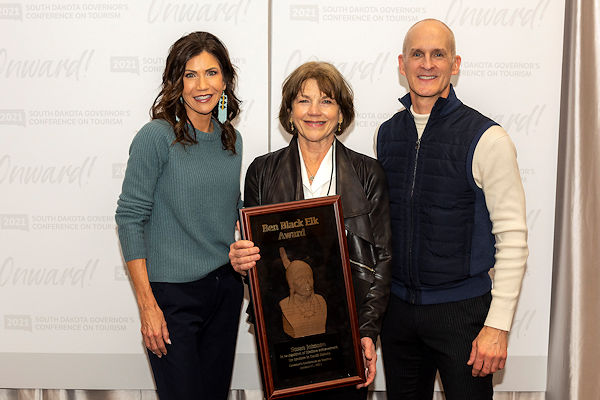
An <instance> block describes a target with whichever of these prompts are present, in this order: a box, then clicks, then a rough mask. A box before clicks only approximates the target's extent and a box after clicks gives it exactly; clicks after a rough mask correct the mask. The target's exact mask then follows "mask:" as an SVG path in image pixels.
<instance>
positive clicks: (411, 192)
mask: <svg viewBox="0 0 600 400" xmlns="http://www.w3.org/2000/svg"><path fill="white" fill-rule="evenodd" d="M420 149H421V138H419V139H417V144H416V145H415V167H414V168H413V177H412V184H411V185H410V200H411V205H412V198H413V193H414V191H415V181H416V180H417V161H419V150H420Z"/></svg>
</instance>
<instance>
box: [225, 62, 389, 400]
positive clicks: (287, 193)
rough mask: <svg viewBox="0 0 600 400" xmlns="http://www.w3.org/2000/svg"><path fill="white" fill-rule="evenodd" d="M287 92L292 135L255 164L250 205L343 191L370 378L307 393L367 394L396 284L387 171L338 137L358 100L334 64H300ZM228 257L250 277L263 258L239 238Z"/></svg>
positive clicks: (248, 186)
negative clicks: (392, 270) (392, 287)
mask: <svg viewBox="0 0 600 400" xmlns="http://www.w3.org/2000/svg"><path fill="white" fill-rule="evenodd" d="M282 92H283V93H282V102H281V107H280V112H279V121H280V123H281V125H282V126H283V128H284V129H285V130H286V131H287V132H288V133H290V134H291V135H293V137H292V140H291V142H290V144H289V146H287V147H285V148H283V149H280V150H278V151H274V152H271V153H268V154H266V155H264V156H261V157H258V158H256V159H255V160H254V161H253V162H252V164H251V165H250V167H249V168H248V171H247V173H246V181H245V187H244V206H245V207H251V206H257V205H265V204H273V203H281V202H287V201H293V200H302V199H307V198H313V197H320V196H327V195H333V194H339V195H340V196H341V201H342V210H343V215H344V225H345V228H346V236H347V242H348V251H349V256H350V264H351V267H352V278H353V286H354V294H355V300H356V308H357V311H358V322H359V330H360V336H361V345H362V349H363V356H364V359H365V364H366V368H367V381H366V383H365V384H364V385H359V389H361V390H356V389H354V388H342V389H336V390H328V391H325V392H320V393H319V392H318V393H315V394H311V395H309V396H312V397H304V396H303V397H302V398H303V399H304V398H311V399H312V398H344V399H348V398H357V399H366V395H367V390H366V386H368V385H369V384H371V383H372V382H373V379H374V378H375V362H376V358H377V356H376V353H375V342H376V340H377V336H378V334H379V331H380V328H381V320H382V317H383V313H384V312H385V309H386V306H387V302H388V297H389V289H390V260H391V248H390V247H391V243H390V242H391V241H390V236H391V231H390V216H389V204H388V193H387V183H386V180H385V175H384V172H383V170H382V169H381V167H380V166H379V163H378V162H377V161H376V160H375V159H373V158H371V157H368V156H365V155H363V154H360V153H357V152H355V151H352V150H350V149H348V148H346V147H345V146H344V145H343V144H342V143H341V142H340V141H338V140H337V139H336V137H335V136H336V135H340V134H342V133H343V132H344V131H345V129H346V128H347V127H348V126H349V125H350V124H351V123H352V121H353V119H354V106H353V94H352V90H351V89H350V87H349V86H348V84H347V83H346V81H345V80H344V78H343V77H342V75H341V74H340V73H339V71H338V70H337V69H336V68H335V67H334V66H333V65H331V64H329V63H324V62H308V63H305V64H303V65H301V66H300V67H298V68H297V69H296V70H295V71H294V72H292V73H291V74H290V76H288V78H287V79H286V80H285V82H284V84H283V91H282ZM229 258H230V261H231V264H232V265H233V267H234V269H235V270H236V271H238V272H239V273H241V274H242V275H245V274H246V271H247V270H248V269H250V268H252V267H253V266H254V265H256V261H257V260H258V259H259V258H260V255H259V249H258V248H257V247H255V246H254V244H253V243H252V242H249V241H245V240H239V241H237V242H235V243H233V244H232V245H231V247H230V253H229ZM349 389H350V390H349ZM340 390H341V391H342V392H340ZM340 396H343V397H340Z"/></svg>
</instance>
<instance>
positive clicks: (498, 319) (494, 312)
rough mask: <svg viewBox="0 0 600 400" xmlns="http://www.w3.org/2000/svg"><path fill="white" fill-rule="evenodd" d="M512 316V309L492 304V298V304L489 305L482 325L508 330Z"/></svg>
mask: <svg viewBox="0 0 600 400" xmlns="http://www.w3.org/2000/svg"><path fill="white" fill-rule="evenodd" d="M513 316H514V310H507V309H503V308H500V307H497V306H494V304H493V300H492V305H491V306H490V310H489V312H488V315H487V318H486V319H485V323H484V325H485V326H489V327H491V328H496V329H501V330H503V331H507V332H508V331H510V328H511V325H512V320H513Z"/></svg>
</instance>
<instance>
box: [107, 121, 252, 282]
mask: <svg viewBox="0 0 600 400" xmlns="http://www.w3.org/2000/svg"><path fill="white" fill-rule="evenodd" d="M213 125H214V126H215V128H214V131H213V132H212V133H206V132H201V131H198V130H196V138H197V140H198V144H194V145H191V146H186V147H184V146H183V145H181V144H180V143H177V144H172V143H173V140H174V139H175V134H174V133H173V130H172V128H171V126H170V125H169V124H168V123H167V122H166V121H163V120H153V121H151V122H149V123H147V124H146V125H144V126H143V127H142V129H140V131H139V132H138V133H137V135H136V136H135V138H134V139H133V142H132V143H131V147H130V149H129V161H128V162H127V170H126V172H125V179H124V181H123V189H122V192H121V196H119V200H118V202H117V204H118V206H117V212H116V217H115V219H116V222H117V226H118V227H119V240H120V241H121V249H122V251H123V257H124V258H125V261H130V260H133V259H137V258H145V259H146V265H147V268H148V277H149V278H150V281H151V282H191V281H194V280H197V279H200V278H202V277H204V276H205V275H206V274H208V273H210V272H211V271H213V270H215V269H216V268H218V267H220V266H221V265H223V264H225V263H227V262H228V261H229V260H228V252H229V245H230V243H232V242H233V240H234V229H235V222H236V220H237V218H238V217H237V211H238V208H239V207H240V206H241V201H240V172H241V161H242V155H241V154H242V138H241V136H240V134H239V133H238V134H237V140H236V143H235V148H236V152H237V154H236V155H232V154H231V152H229V151H226V150H223V148H222V144H221V128H220V126H219V124H218V123H217V122H214V123H213Z"/></svg>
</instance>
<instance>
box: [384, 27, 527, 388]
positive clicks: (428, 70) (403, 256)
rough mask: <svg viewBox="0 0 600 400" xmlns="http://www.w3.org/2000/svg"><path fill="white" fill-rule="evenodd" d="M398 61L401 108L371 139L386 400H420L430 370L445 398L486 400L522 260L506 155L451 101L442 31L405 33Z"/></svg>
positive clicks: (515, 184)
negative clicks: (386, 273) (384, 252)
mask: <svg viewBox="0 0 600 400" xmlns="http://www.w3.org/2000/svg"><path fill="white" fill-rule="evenodd" d="M398 60H399V64H400V73H401V74H402V75H404V76H405V77H406V80H407V81H408V85H409V93H408V94H407V95H406V96H404V97H403V98H402V99H400V102H401V103H402V104H403V105H404V107H405V109H404V110H402V111H400V112H398V113H397V114H395V115H394V116H393V117H392V118H391V119H389V120H388V121H386V122H384V123H383V124H382V125H381V127H380V129H379V133H378V137H377V153H378V158H379V160H380V162H381V164H382V166H383V168H384V170H385V172H386V174H387V178H388V184H389V189H390V205H391V207H390V210H391V216H392V239H393V246H392V247H393V258H392V268H393V277H392V296H391V299H390V305H389V307H388V311H387V314H386V317H385V319H384V323H383V330H382V333H381V340H382V350H383V362H384V368H385V376H386V386H387V391H388V398H390V399H393V400H396V399H431V398H432V396H433V386H434V379H435V374H436V371H439V373H440V377H441V379H442V384H443V388H444V392H445V395H446V399H447V400H465V399H469V400H473V399H475V400H477V399H492V396H493V388H492V374H493V373H494V372H496V371H498V370H500V369H502V368H504V364H505V361H506V356H507V336H508V331H509V330H510V326H511V323H512V319H513V315H514V312H515V308H516V305H517V300H518V297H519V292H520V288H521V282H522V279H523V275H524V272H525V264H526V260H527V255H528V249H527V225H526V213H525V195H524V192H523V185H522V183H521V178H520V174H519V168H518V166H517V160H516V150H515V147H514V145H513V143H512V141H511V140H510V138H509V136H508V134H507V133H506V132H505V131H504V130H503V129H502V128H501V127H500V126H499V125H498V124H496V123H495V122H494V121H492V120H490V119H489V118H487V117H485V116H483V115H481V114H480V113H479V112H477V111H475V110H473V109H472V108H469V107H467V106H466V105H464V104H463V103H462V102H461V101H460V100H459V99H458V98H457V96H456V93H455V92H454V89H453V87H452V85H451V83H450V79H451V77H452V75H457V74H458V72H459V68H460V62H461V59H460V56H458V55H456V49H455V40H454V34H453V33H452V31H451V30H450V28H448V27H447V26H446V25H445V24H444V23H442V22H440V21H437V20H432V19H428V20H424V21H420V22H418V23H416V24H415V25H413V26H412V27H411V28H410V29H409V31H408V32H407V34H406V36H405V39H404V45H403V48H402V54H401V55H400V56H399V57H398ZM492 268H493V269H494V279H493V285H492V279H491V278H490V274H489V271H490V269H492ZM492 287H493V288H492Z"/></svg>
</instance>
